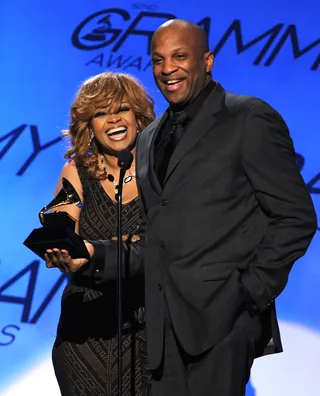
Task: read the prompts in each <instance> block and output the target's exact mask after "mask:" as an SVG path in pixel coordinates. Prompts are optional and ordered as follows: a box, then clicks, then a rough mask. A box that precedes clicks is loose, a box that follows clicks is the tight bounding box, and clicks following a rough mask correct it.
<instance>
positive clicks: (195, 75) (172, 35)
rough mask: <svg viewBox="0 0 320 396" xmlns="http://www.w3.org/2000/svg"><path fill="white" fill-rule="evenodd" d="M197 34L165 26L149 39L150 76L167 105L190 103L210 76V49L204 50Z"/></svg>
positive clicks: (211, 56)
mask: <svg viewBox="0 0 320 396" xmlns="http://www.w3.org/2000/svg"><path fill="white" fill-rule="evenodd" d="M197 37H198V36H197V35H196V34H195V33H194V31H192V30H190V29H188V28H182V27H174V26H168V27H164V28H162V29H160V30H159V31H157V32H156V33H155V35H154V37H153V40H152V46H151V56H152V67H153V76H154V79H155V82H156V84H157V86H158V88H159V89H160V91H161V92H162V94H163V96H164V97H165V98H166V99H167V101H168V102H169V103H170V104H173V105H184V104H187V103H190V102H192V101H193V100H194V99H195V98H196V97H197V96H198V94H199V93H200V91H201V90H202V88H203V87H204V86H205V85H206V82H207V81H208V79H209V78H210V77H209V76H208V74H207V73H208V72H210V71H211V69H212V65H213V54H212V52H210V51H209V52H206V53H203V48H201V45H199V43H197V41H198V40H197Z"/></svg>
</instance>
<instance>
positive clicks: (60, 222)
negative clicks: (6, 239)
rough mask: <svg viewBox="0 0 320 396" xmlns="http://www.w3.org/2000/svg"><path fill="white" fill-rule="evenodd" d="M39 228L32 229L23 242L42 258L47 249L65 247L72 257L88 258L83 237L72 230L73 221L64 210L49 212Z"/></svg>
mask: <svg viewBox="0 0 320 396" xmlns="http://www.w3.org/2000/svg"><path fill="white" fill-rule="evenodd" d="M45 216H46V222H45V223H44V226H43V227H41V228H36V229H34V230H33V231H32V232H31V234H30V235H29V236H28V237H27V239H26V240H25V241H24V242H23V244H24V245H25V246H26V247H27V248H29V249H30V250H32V251H33V252H34V253H35V254H36V255H38V256H39V257H41V258H42V259H44V254H45V253H46V250H47V249H54V248H56V249H60V250H61V249H65V250H67V251H68V252H69V254H70V256H71V257H72V258H73V259H76V258H86V259H90V254H89V252H88V250H87V248H86V245H85V243H84V242H83V239H82V238H81V237H80V236H79V235H78V234H76V233H75V232H74V221H73V219H72V218H70V217H69V215H68V214H67V213H66V212H58V213H51V214H48V215H45Z"/></svg>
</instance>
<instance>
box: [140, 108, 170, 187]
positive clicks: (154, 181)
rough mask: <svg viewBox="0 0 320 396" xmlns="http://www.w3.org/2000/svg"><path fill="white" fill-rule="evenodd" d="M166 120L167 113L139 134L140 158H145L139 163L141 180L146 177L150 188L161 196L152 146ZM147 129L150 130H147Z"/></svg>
mask: <svg viewBox="0 0 320 396" xmlns="http://www.w3.org/2000/svg"><path fill="white" fill-rule="evenodd" d="M166 119H167V112H165V113H164V114H163V115H162V116H160V117H159V118H157V120H155V122H154V123H153V124H151V125H150V127H148V128H147V130H145V131H144V132H143V133H142V134H141V139H140V140H141V150H142V152H141V154H140V156H143V157H145V160H144V161H141V167H140V174H141V177H142V178H143V177H147V179H148V180H149V181H150V184H151V186H152V187H153V189H154V190H155V191H156V192H157V193H158V194H161V185H160V183H159V180H158V178H157V175H156V173H155V171H154V144H155V140H156V138H157V136H158V134H159V132H160V129H161V127H162V125H163V123H164V121H165V120H166ZM149 128H150V130H148V129H149ZM144 140H145V141H144ZM140 160H141V158H140Z"/></svg>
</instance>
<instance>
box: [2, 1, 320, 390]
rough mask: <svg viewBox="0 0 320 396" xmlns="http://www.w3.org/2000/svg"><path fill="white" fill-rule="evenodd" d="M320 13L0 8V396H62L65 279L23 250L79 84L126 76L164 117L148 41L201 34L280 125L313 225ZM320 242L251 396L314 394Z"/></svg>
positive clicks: (54, 173)
mask: <svg viewBox="0 0 320 396" xmlns="http://www.w3.org/2000/svg"><path fill="white" fill-rule="evenodd" d="M319 13H320V3H319V1H318V0H305V1H302V0H291V1H289V0H277V1H275V0H268V1H241V2H239V1H237V0H225V1H223V2H220V3H219V2H212V1H209V0H208V1H205V0H197V1H194V0H192V1H191V0H186V1H183V2H181V1H180V0H170V1H169V0H163V1H153V2H149V1H148V2H146V1H144V2H130V1H127V0H117V1H116V2H111V1H101V0H96V1H92V2H89V1H75V0H69V1H62V0H57V1H55V2H43V1H40V0H29V1H22V0H21V1H19V2H14V1H11V0H2V1H1V5H0V57H1V59H0V87H1V106H0V116H1V117H0V119H1V127H0V181H1V196H0V202H1V208H2V210H1V226H0V240H1V243H0V367H1V370H0V394H1V395H6V396H9V395H14V396H20V395H21V394H25V392H27V393H30V394H32V395H33V396H36V395H43V394H46V395H48V396H49V395H50V396H51V395H52V396H54V395H59V390H58V388H57V385H56V382H55V378H54V374H53V369H52V366H51V347H52V344H53V342H54V339H55V334H56V326H57V321H58V316H59V309H60V297H61V293H62V290H63V288H64V286H65V285H66V283H67V279H66V277H65V275H63V274H61V273H60V272H59V271H58V270H48V269H47V268H46V267H45V265H44V262H43V261H42V260H39V258H38V257H37V256H35V255H34V254H33V253H32V252H30V251H29V250H28V249H27V248H26V247H24V245H23V241H24V239H25V238H26V236H27V235H28V234H29V233H30V231H31V230H32V229H33V228H35V227H38V226H39V220H38V217H37V214H38V212H39V210H40V209H41V208H42V207H43V206H44V205H45V204H47V203H48V202H49V201H51V199H52V194H53V191H54V187H55V185H56V182H57V180H58V178H59V174H60V171H61V168H62V166H63V164H64V162H65V160H64V158H63V155H64V152H65V149H66V143H65V142H64V141H62V139H61V130H62V129H65V128H66V127H67V126H68V120H69V116H68V111H69V107H70V104H71V101H72V99H73V97H74V94H75V92H76V90H77V89H78V87H79V85H80V84H81V82H82V81H83V80H84V79H86V78H87V77H89V76H91V75H93V74H98V73H100V72H103V71H105V70H121V71H123V72H127V73H132V74H133V75H135V76H136V77H137V78H139V79H140V81H141V82H142V83H143V84H144V86H145V87H146V88H147V89H148V91H149V92H150V94H151V95H152V96H153V97H154V99H155V102H156V111H157V114H158V115H159V114H161V112H162V111H164V110H165V109H166V107H167V103H166V102H165V100H164V99H163V98H162V96H161V94H160V93H159V92H158V90H157V88H156V86H155V85H154V82H153V78H152V71H151V63H150V54H149V44H150V38H151V35H152V32H153V31H154V30H155V29H156V28H157V27H158V26H159V25H160V24H161V23H163V22H165V21H166V20H168V19H171V18H184V19H189V20H191V21H193V22H195V23H198V24H199V25H201V26H202V27H203V28H205V29H206V30H207V31H208V34H209V37H210V46H211V48H212V49H213V50H214V52H215V55H216V60H215V66H214V70H213V78H214V79H216V80H218V81H219V82H220V83H221V84H222V85H223V86H224V87H225V88H226V89H227V90H230V91H233V92H236V93H242V94H247V95H256V96H259V97H261V98H263V99H264V100H266V101H267V102H269V103H270V104H271V105H272V106H274V107H275V108H276V109H277V110H278V111H279V112H280V113H281V114H282V115H283V117H284V119H285V120H286V122H287V123H288V125H289V128H290V130H291V134H292V137H293V140H294V143H295V147H296V150H297V153H298V161H299V165H300V167H301V172H302V175H303V177H304V179H305V181H306V183H307V185H308V188H309V190H310V192H311V194H312V198H313V200H314V204H315V207H316V210H317V211H318V212H319V209H320V208H319V205H320V203H319V193H320V184H319V179H320V166H319V161H318V147H319V143H320V134H319V132H320V119H319V113H320V105H319V91H320V79H319V77H320V74H319V73H320V28H319ZM319 242H320V241H319V235H318V234H317V235H316V236H315V238H314V240H313V242H312V245H311V247H310V249H309V251H308V253H307V254H306V255H305V257H303V258H302V259H301V260H299V262H297V263H296V265H295V266H294V268H293V270H292V273H291V275H290V280H289V284H288V286H287V288H286V289H285V291H284V293H283V294H282V296H281V297H280V298H279V299H278V300H277V306H278V314H279V319H280V325H281V330H282V334H283V344H284V350H285V352H284V353H283V354H280V355H277V356H271V357H267V358H264V359H259V360H257V361H256V362H255V364H254V367H253V370H252V378H251V381H250V383H249V384H248V392H247V394H248V395H256V396H270V395H272V396H280V395H286V396H287V395H290V396H302V395H308V396H316V395H318V394H319V389H320V377H319V375H318V370H319V367H320V360H319V359H320V358H319V356H320V309H319V308H320V307H319V300H320V267H319V264H318V256H319V249H320V243H319ZM106 314H107V313H106Z"/></svg>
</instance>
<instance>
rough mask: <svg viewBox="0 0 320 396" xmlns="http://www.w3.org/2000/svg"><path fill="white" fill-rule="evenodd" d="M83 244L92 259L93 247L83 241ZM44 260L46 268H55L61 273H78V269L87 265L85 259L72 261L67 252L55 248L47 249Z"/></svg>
mask: <svg viewBox="0 0 320 396" xmlns="http://www.w3.org/2000/svg"><path fill="white" fill-rule="evenodd" d="M84 243H85V245H86V248H87V249H88V252H89V254H90V257H92V256H93V253H94V247H93V246H92V245H91V243H89V242H87V241H84ZM44 258H45V261H46V266H47V268H55V267H57V268H59V270H60V271H61V272H66V273H70V272H76V271H78V269H79V268H81V267H82V266H84V265H85V264H87V262H88V261H89V260H88V259H86V258H79V259H73V258H72V257H71V256H70V255H69V252H68V251H67V250H64V249H62V250H60V249H56V248H53V249H48V250H47V251H46V254H45V255H44Z"/></svg>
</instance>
